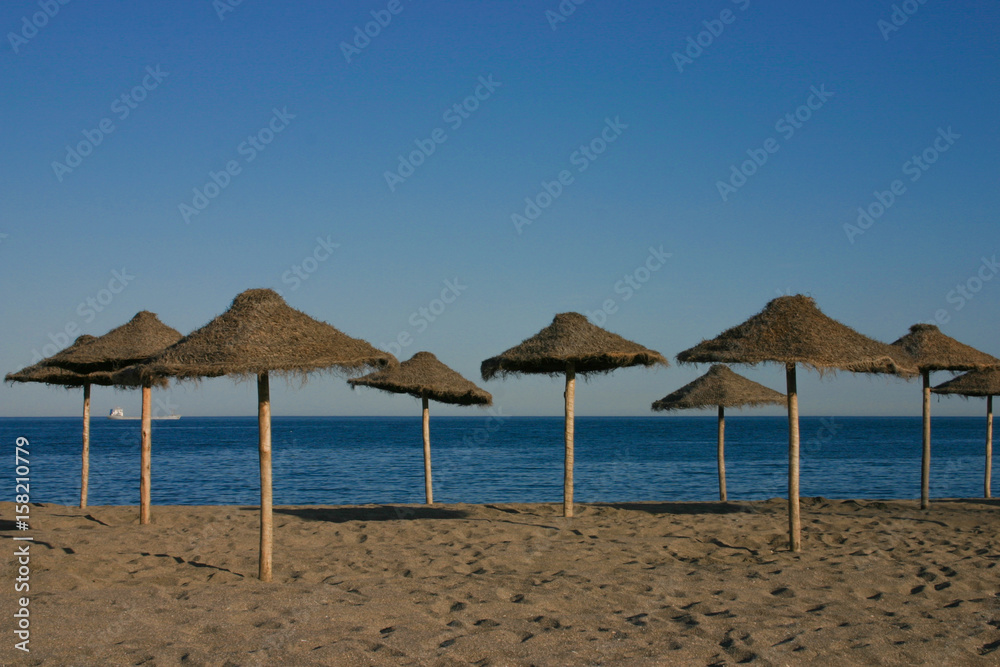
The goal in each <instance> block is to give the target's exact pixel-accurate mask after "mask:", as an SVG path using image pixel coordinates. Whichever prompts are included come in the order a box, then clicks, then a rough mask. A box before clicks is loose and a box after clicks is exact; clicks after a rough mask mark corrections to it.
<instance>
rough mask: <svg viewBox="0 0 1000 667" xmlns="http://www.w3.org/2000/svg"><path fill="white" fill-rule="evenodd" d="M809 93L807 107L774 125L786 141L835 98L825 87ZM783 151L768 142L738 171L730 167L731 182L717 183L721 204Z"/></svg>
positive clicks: (774, 142)
mask: <svg viewBox="0 0 1000 667" xmlns="http://www.w3.org/2000/svg"><path fill="white" fill-rule="evenodd" d="M809 93H810V94H809V96H808V97H807V98H806V101H805V103H804V104H802V105H801V106H799V107H797V108H796V109H795V110H794V111H792V112H789V113H786V114H785V115H784V116H782V117H781V118H779V119H778V120H777V122H775V124H774V131H775V132H778V133H779V134H781V136H782V137H783V138H784V140H785V141H788V140H789V139H791V138H792V137H793V136H795V133H796V132H797V131H798V130H801V129H802V127H803V126H804V125H805V124H806V123H807V122H809V120H810V119H811V118H812V117H813V114H814V113H815V112H816V111H819V110H820V109H822V108H823V105H825V104H826V103H827V102H828V101H829V100H830V98H831V97H833V95H834V94H833V93H832V92H830V91H828V90H827V89H826V84H821V85H820V86H819V88H817V87H816V86H811V87H810V88H809ZM780 149H781V144H780V143H779V142H778V140H777V139H775V138H774V137H768V138H767V139H765V140H764V144H763V146H762V147H761V148H748V149H747V151H746V153H747V155H748V156H749V158H750V159H748V160H744V161H743V162H742V163H740V165H739V166H738V167H737V166H736V165H735V164H734V165H731V166H730V167H729V172H730V174H729V178H728V179H727V180H725V181H716V183H715V187H716V189H718V191H719V196H720V197H722V201H729V197H730V195H732V194H734V193H736V191H737V190H739V189H740V188H742V187H743V186H744V185H746V184H747V180H748V179H749V178H750V177H752V176H753V175H754V174H756V173H757V171H758V170H759V169H760V168H761V167H763V166H764V165H765V164H767V161H768V159H769V158H770V156H772V155H774V154H775V153H777V152H778V151H779V150H780Z"/></svg>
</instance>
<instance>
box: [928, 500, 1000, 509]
mask: <svg viewBox="0 0 1000 667" xmlns="http://www.w3.org/2000/svg"><path fill="white" fill-rule="evenodd" d="M934 503H968V504H970V505H987V506H989V507H1000V498H932V499H931V507H933V506H934Z"/></svg>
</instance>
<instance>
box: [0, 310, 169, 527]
mask: <svg viewBox="0 0 1000 667" xmlns="http://www.w3.org/2000/svg"><path fill="white" fill-rule="evenodd" d="M154 317H155V316H154ZM177 335H178V336H180V334H177ZM98 340H99V339H98V338H96V337H94V336H90V335H87V334H84V335H82V336H79V337H78V338H77V339H76V340H75V341H73V344H72V345H70V346H69V347H67V348H66V349H64V350H62V351H60V352H58V353H56V354H55V355H53V356H51V357H48V358H47V359H42V360H41V361H39V362H38V363H36V364H33V365H31V366H28V367H27V368H22V369H21V370H19V371H17V372H15V373H8V374H7V376H6V377H5V378H4V379H5V380H6V381H7V382H40V383H43V384H49V385H60V386H63V387H66V388H72V387H82V388H83V451H82V457H81V470H80V507H86V506H87V490H88V484H89V477H90V386H91V385H94V384H97V385H105V386H110V385H116V386H118V387H121V388H131V387H135V386H139V385H140V384H141V383H140V382H139V379H138V378H133V379H118V378H115V377H113V375H112V373H111V372H109V371H107V370H97V371H93V372H90V373H80V372H77V371H73V370H69V369H66V368H61V367H59V366H53V365H51V364H52V363H54V361H56V360H64V359H67V358H70V357H72V356H73V355H76V354H79V353H80V351H81V350H83V349H86V348H89V347H90V346H92V345H93V344H94V343H95V342H97V341H98ZM156 384H158V385H166V380H160V381H157V382H156Z"/></svg>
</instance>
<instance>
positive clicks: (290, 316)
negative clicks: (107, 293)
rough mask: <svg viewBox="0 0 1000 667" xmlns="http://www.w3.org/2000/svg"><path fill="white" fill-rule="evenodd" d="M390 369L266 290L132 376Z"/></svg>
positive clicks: (241, 299) (379, 355) (366, 347)
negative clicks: (138, 374)
mask: <svg viewBox="0 0 1000 667" xmlns="http://www.w3.org/2000/svg"><path fill="white" fill-rule="evenodd" d="M394 363H396V359H395V357H393V356H392V355H391V354H388V353H386V352H382V351H381V350H378V349H376V348H374V347H373V346H371V345H370V344H368V343H366V342H365V341H363V340H359V339H357V338H351V337H350V336H348V335H346V334H344V333H341V332H340V331H338V330H337V329H335V328H334V327H332V326H330V325H329V324H327V323H325V322H320V321H319V320H315V319H313V318H311V317H309V316H308V315H306V314H305V313H303V312H301V311H298V310H295V309H294V308H291V307H290V306H288V304H286V303H285V301H284V299H282V298H281V297H280V296H278V294H277V292H275V291H274V290H270V289H250V290H246V291H245V292H242V293H241V294H239V295H237V296H236V298H235V299H233V302H232V305H231V306H230V307H229V309H228V310H227V311H226V312H224V313H222V314H221V315H219V316H218V317H216V318H215V319H213V320H212V321H211V322H209V323H208V324H206V325H205V326H203V327H201V328H200V329H198V330H196V331H193V332H191V333H190V334H188V335H187V336H185V337H184V338H182V339H181V340H180V341H178V342H177V343H175V344H174V345H171V346H170V347H169V348H167V349H166V350H163V352H162V353H161V354H158V355H156V357H155V358H153V359H150V360H149V362H148V363H146V364H143V365H142V367H141V368H140V369H138V372H139V373H140V375H141V376H142V377H143V378H148V377H176V378H180V379H194V378H201V377H219V376H222V375H232V376H236V377H243V378H248V377H250V376H254V375H260V374H262V373H274V374H278V375H299V376H305V375H306V374H308V373H311V372H314V371H328V370H333V369H340V370H342V371H358V370H363V369H367V368H371V367H376V368H378V367H382V366H386V365H391V364H394Z"/></svg>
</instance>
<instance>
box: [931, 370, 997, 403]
mask: <svg viewBox="0 0 1000 667" xmlns="http://www.w3.org/2000/svg"><path fill="white" fill-rule="evenodd" d="M931 391H933V392H934V393H935V394H958V395H960V396H966V397H968V396H1000V370H997V369H989V370H982V371H969V372H968V373H963V374H962V375H959V376H958V377H957V378H954V379H951V380H948V381H947V382H942V383H941V384H939V385H938V386H936V387H934V388H933V389H932V390H931Z"/></svg>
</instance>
